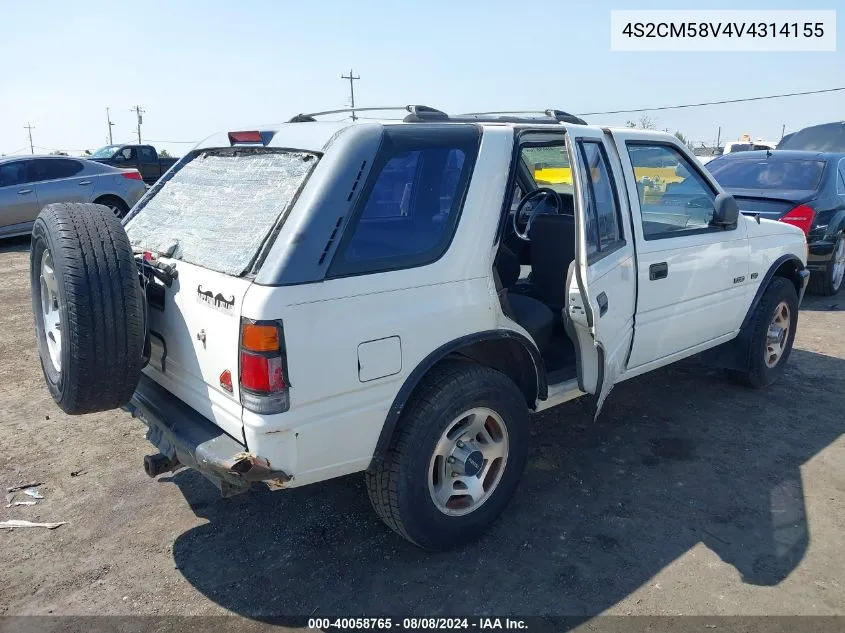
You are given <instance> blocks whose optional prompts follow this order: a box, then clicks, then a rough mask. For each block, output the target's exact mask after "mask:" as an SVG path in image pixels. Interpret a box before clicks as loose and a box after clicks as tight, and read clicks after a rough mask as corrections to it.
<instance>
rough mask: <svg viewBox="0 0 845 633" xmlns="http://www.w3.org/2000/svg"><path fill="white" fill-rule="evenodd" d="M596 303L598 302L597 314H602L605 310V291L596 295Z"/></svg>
mask: <svg viewBox="0 0 845 633" xmlns="http://www.w3.org/2000/svg"><path fill="white" fill-rule="evenodd" d="M596 303H598V304H599V316H600V317H602V316H604V313H605V312H607V295H606V294H605V293H601V294H600V295H599V296H598V297H596Z"/></svg>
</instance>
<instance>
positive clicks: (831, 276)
mask: <svg viewBox="0 0 845 633" xmlns="http://www.w3.org/2000/svg"><path fill="white" fill-rule="evenodd" d="M843 258H845V233H843V234H841V235H840V236H839V239H837V240H836V244H835V245H834V246H833V254H832V255H831V258H830V261H829V262H828V264H827V266H825V269H824V272H821V273H819V272H814V273H813V274H811V275H810V283H809V284H808V286H807V290H809V291H810V292H812V293H813V294H814V295H823V296H826V297H830V296H831V295H835V294H836V293H838V292H839V290H840V289H841V288H842V281H843V276H845V259H843Z"/></svg>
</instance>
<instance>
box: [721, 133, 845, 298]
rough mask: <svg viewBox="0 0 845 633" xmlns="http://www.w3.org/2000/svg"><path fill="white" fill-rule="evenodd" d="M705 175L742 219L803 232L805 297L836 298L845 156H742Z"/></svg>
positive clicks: (844, 225)
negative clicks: (807, 277) (807, 293)
mask: <svg viewBox="0 0 845 633" xmlns="http://www.w3.org/2000/svg"><path fill="white" fill-rule="evenodd" d="M707 169H709V170H710V172H711V173H712V174H713V176H714V177H715V178H716V180H717V181H718V182H719V184H720V185H722V187H723V188H724V189H725V191H727V192H729V193H731V194H733V196H734V198H736V200H737V202H738V203H739V207H740V210H742V212H743V213H749V214H752V215H757V214H759V215H760V217H764V218H768V219H772V220H780V221H781V222H786V223H788V224H792V225H794V226H797V227H798V228H800V229H801V230H802V231H804V234H805V235H806V236H807V243H808V245H809V246H808V248H809V256H808V261H807V268H808V269H809V270H810V271H811V272H812V275H811V276H810V286H809V288H810V291H811V292H814V293H817V294H822V295H833V294H836V293H837V292H839V289H840V288H841V287H842V279H843V276H845V153H841V154H834V153H820V152H799V151H788V150H776V151H774V152H772V151H769V152H746V153H744V154H734V155H731V156H724V157H722V158H720V159H718V160H714V161H712V162H710V163H708V165H707Z"/></svg>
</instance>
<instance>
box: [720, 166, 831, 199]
mask: <svg viewBox="0 0 845 633" xmlns="http://www.w3.org/2000/svg"><path fill="white" fill-rule="evenodd" d="M824 165H825V164H824V161H820V160H798V159H792V160H771V159H768V160H767V159H760V158H757V159H745V158H743V159H740V160H717V161H713V162H711V163H708V164H707V169H709V170H710V173H712V174H713V176H714V177H715V178H716V180H717V181H719V184H720V185H722V186H723V187H726V188H729V189H731V188H733V189H806V190H811V191H814V190H816V189H817V188H818V186H819V183H820V182H821V178H822V172H823V171H824Z"/></svg>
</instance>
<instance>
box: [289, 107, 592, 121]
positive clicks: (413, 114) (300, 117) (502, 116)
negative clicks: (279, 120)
mask: <svg viewBox="0 0 845 633" xmlns="http://www.w3.org/2000/svg"><path fill="white" fill-rule="evenodd" d="M379 110H382V111H383V110H404V111H405V112H408V114H407V115H406V116H405V118H403V119H402V121H404V122H405V123H430V122H432V121H459V122H487V123H529V124H530V123H577V124H579V125H586V124H587V122H586V121H585V120H584V119H582V118H580V117H577V116H575V115H574V114H569V113H568V112H564V111H563V110H552V109H549V110H541V111H534V110H511V111H502V112H469V113H466V114H458V115H454V116H450V115H448V114H446V113H445V112H443V111H442V110H438V109H436V108H432V107H430V106H426V105H406V106H385V107H380V108H341V109H339V110H324V111H323V112H311V113H309V114H297V115H296V116H295V117H293V118H292V119H290V121H289V123H310V122H314V121H316V120H317V119H316V117H318V116H324V115H327V114H345V113H349V112H351V113H353V114H354V113H357V112H378V111H379ZM526 114H528V115H541V116H540V117H537V116H529V117H526V116H518V115H526Z"/></svg>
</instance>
